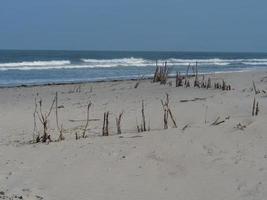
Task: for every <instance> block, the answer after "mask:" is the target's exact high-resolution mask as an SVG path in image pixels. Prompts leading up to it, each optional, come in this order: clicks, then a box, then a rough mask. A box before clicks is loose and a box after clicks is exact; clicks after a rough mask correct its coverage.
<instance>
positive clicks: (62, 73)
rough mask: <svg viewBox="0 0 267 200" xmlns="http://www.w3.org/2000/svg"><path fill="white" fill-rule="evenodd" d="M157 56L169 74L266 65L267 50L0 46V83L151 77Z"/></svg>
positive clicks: (31, 83) (5, 84)
mask: <svg viewBox="0 0 267 200" xmlns="http://www.w3.org/2000/svg"><path fill="white" fill-rule="evenodd" d="M156 60H157V61H158V64H159V65H163V63H164V62H167V63H168V66H169V68H170V74H175V73H176V72H181V73H185V71H186V68H187V66H188V65H189V64H192V65H195V63H196V62H198V66H199V72H200V73H222V72H237V71H239V72H241V71H249V70H255V69H265V68H266V69H267V53H198V52H148V51H146V52H142V51H23V50H0V86H2V87H3V86H19V85H42V84H53V83H76V82H77V83H78V82H90V81H105V80H125V79H137V78H140V77H143V76H144V77H152V76H153V73H154V71H155V68H156Z"/></svg>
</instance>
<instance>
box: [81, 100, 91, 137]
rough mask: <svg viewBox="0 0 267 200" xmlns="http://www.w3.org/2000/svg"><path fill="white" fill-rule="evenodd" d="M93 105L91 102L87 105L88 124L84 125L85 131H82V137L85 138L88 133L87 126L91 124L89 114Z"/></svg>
mask: <svg viewBox="0 0 267 200" xmlns="http://www.w3.org/2000/svg"><path fill="white" fill-rule="evenodd" d="M91 106H92V103H91V102H89V103H88V105H87V114H86V124H85V126H84V129H83V133H82V137H83V138H85V137H86V135H85V133H86V131H87V127H88V124H89V114H90V107H91Z"/></svg>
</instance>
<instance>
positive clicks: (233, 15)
mask: <svg viewBox="0 0 267 200" xmlns="http://www.w3.org/2000/svg"><path fill="white" fill-rule="evenodd" d="M0 49H68V50H74V49H75V50H79V49H81V50H178V51H251V52H252V51H257V52H267V0H1V2H0Z"/></svg>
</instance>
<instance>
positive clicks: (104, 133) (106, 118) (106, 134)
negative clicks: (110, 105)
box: [102, 112, 109, 136]
mask: <svg viewBox="0 0 267 200" xmlns="http://www.w3.org/2000/svg"><path fill="white" fill-rule="evenodd" d="M108 116H109V112H105V113H104V122H103V128H102V135H103V136H108V135H109V131H108V123H109V122H108Z"/></svg>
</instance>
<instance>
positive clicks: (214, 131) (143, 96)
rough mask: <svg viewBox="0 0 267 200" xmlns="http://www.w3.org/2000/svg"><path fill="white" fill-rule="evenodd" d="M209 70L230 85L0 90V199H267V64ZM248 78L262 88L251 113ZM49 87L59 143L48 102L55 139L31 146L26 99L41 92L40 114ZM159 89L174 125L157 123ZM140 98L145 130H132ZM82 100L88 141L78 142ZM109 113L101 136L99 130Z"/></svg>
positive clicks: (146, 82) (160, 111)
mask: <svg viewBox="0 0 267 200" xmlns="http://www.w3.org/2000/svg"><path fill="white" fill-rule="evenodd" d="M208 77H210V78H211V81H212V83H214V82H216V81H220V82H221V81H222V80H223V79H224V80H225V81H226V82H227V83H228V84H231V86H232V88H231V90H230V91H222V90H220V89H213V88H212V89H204V88H193V87H190V88H185V87H175V80H174V79H170V80H171V81H172V85H170V84H166V85H160V84H159V83H151V80H143V81H141V82H140V84H139V86H138V87H137V88H134V86H135V84H136V81H116V82H99V83H84V84H74V85H50V86H34V87H14V88H1V89H0V199H21V198H22V199H29V200H30V199H47V200H60V199H62V200H63V199H64V200H75V199H77V200H88V199H93V200H104V199H106V200H107V199H110V200H112V199H114V200H119V199H124V200H126V199H127V200H137V199H146V200H150V199H151V200H152V199H153V200H162V199H187V200H215V199H216V200H252V199H253V200H263V199H266V197H267V145H266V144H267V134H266V133H267V132H266V130H267V124H265V123H266V122H267V101H266V99H267V93H266V91H267V71H264V70H262V71H252V72H242V73H226V74H211V75H207V76H206V78H208ZM253 80H254V81H255V84H256V87H257V90H259V92H260V93H259V94H257V95H256V101H257V102H258V103H259V114H258V116H252V104H253V99H254V97H255V92H254V89H253V84H252V81H253ZM192 81H193V79H192ZM56 92H57V93H58V119H59V124H60V125H61V124H62V125H63V136H64V138H65V140H63V141H59V142H58V141H56V140H57V139H58V138H59V131H58V130H57V125H56V117H55V109H54V108H53V109H52V110H51V114H50V116H49V118H48V133H49V134H50V135H51V139H52V140H53V141H52V142H50V143H48V142H47V143H37V144H32V143H31V140H32V139H33V137H35V138H36V133H37V132H35V135H34V136H33V134H34V132H33V129H34V120H33V119H34V118H33V113H34V109H35V103H34V99H35V98H36V99H37V100H39V99H40V98H41V99H42V110H43V112H44V113H47V112H48V111H49V108H50V105H51V103H52V101H53V98H54V97H55V94H56ZM166 93H168V94H169V98H170V99H169V100H170V102H169V107H170V109H171V111H172V114H173V117H174V120H175V122H176V124H177V128H174V125H173V123H172V121H171V119H170V117H169V121H168V129H164V124H163V115H164V113H163V108H162V105H161V100H163V101H165V98H166ZM142 101H144V113H145V118H146V124H147V129H149V131H147V132H142V133H138V131H137V125H139V124H141V123H142V121H141V120H142V113H141V109H142V107H141V105H142ZM89 102H91V103H92V106H91V107H90V115H89V123H88V128H87V130H86V138H79V139H78V140H76V133H77V135H78V137H81V135H82V132H83V129H84V127H85V125H86V118H87V105H88V103H89ZM108 111H109V129H108V130H109V136H107V137H103V136H102V126H103V115H104V112H108ZM121 112H123V115H122V120H121V131H122V134H120V135H118V134H117V127H116V118H117V117H118V116H119V114H120V113H121ZM218 117H219V118H218ZM216 119H217V120H216ZM36 121H37V126H36V127H37V131H38V132H39V133H40V134H42V126H41V124H40V122H39V119H38V118H36ZM216 121H217V122H220V123H215V125H212V124H213V123H214V122H216Z"/></svg>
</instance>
